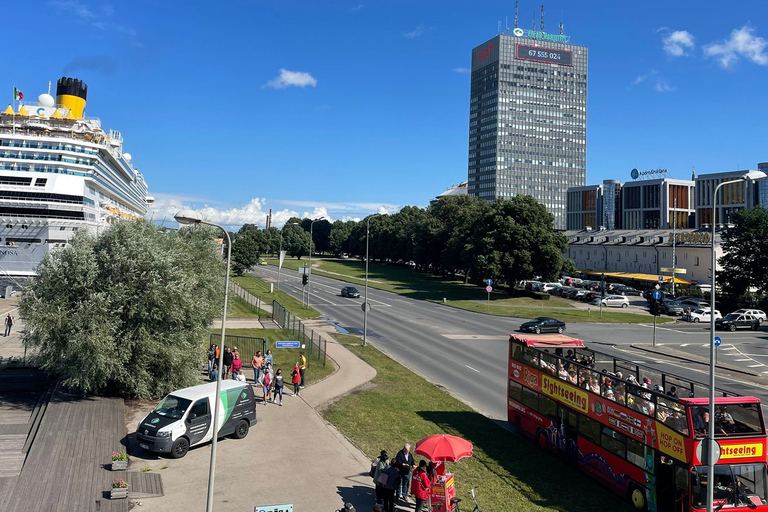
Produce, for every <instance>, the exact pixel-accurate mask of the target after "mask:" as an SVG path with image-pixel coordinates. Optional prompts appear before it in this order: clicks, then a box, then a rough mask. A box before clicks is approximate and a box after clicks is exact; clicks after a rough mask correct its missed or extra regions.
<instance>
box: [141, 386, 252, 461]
mask: <svg viewBox="0 0 768 512" xmlns="http://www.w3.org/2000/svg"><path fill="white" fill-rule="evenodd" d="M215 395H216V383H215V382H210V383H208V384H202V385H200V386H193V387H191V388H184V389H179V390H178V391H174V392H173V393H171V394H169V395H168V396H166V397H165V398H163V400H162V401H161V402H160V403H159V404H157V407H155V409H154V410H153V411H152V412H151V413H149V414H148V415H147V417H146V418H144V419H143V420H141V422H139V426H138V428H137V429H136V438H137V439H138V441H139V446H140V447H142V448H144V449H145V450H150V451H153V452H160V453H170V455H171V457H173V458H174V459H179V458H181V457H183V456H185V455H186V454H187V451H188V450H189V448H190V447H191V446H197V445H199V444H202V443H206V442H208V441H210V440H211V439H213V409H214V402H213V399H214V396H215ZM219 398H220V399H219V437H224V436H228V435H232V436H233V437H235V438H236V439H242V438H244V437H245V436H247V435H248V430H249V429H250V427H252V426H253V425H255V424H256V399H255V397H254V395H253V389H252V388H251V386H250V384H246V383H245V382H239V381H236V380H223V381H222V382H221V394H220V396H219Z"/></svg>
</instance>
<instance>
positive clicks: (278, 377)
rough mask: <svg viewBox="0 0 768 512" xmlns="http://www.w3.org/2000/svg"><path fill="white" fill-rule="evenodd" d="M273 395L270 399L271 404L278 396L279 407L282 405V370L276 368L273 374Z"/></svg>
mask: <svg viewBox="0 0 768 512" xmlns="http://www.w3.org/2000/svg"><path fill="white" fill-rule="evenodd" d="M274 381H275V395H274V396H273V397H272V402H273V403H274V401H275V400H277V396H278V395H280V405H283V369H282V368H278V369H277V372H276V373H275V378H274Z"/></svg>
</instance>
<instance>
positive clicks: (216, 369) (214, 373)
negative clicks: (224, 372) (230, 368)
mask: <svg viewBox="0 0 768 512" xmlns="http://www.w3.org/2000/svg"><path fill="white" fill-rule="evenodd" d="M217 380H219V365H218V364H216V363H213V369H212V370H211V382H216V381H217Z"/></svg>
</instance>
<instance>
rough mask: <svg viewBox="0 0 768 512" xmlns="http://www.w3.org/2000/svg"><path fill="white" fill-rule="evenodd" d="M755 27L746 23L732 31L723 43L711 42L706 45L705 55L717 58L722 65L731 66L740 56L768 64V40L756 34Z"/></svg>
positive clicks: (760, 63)
mask: <svg viewBox="0 0 768 512" xmlns="http://www.w3.org/2000/svg"><path fill="white" fill-rule="evenodd" d="M754 31H755V29H753V28H752V27H750V26H748V25H745V26H743V27H741V28H740V29H735V30H733V31H732V32H731V38H730V39H728V40H726V41H723V42H722V43H711V44H708V45H705V46H704V55H705V56H707V57H712V58H713V59H715V60H716V61H717V62H718V63H719V64H720V65H721V66H722V67H724V68H730V67H731V66H732V65H734V64H735V63H736V62H737V61H738V60H739V57H743V58H745V59H747V60H751V61H752V62H754V63H755V64H759V65H761V66H765V65H767V64H768V55H766V53H765V47H766V46H768V41H766V40H765V39H763V38H762V37H758V36H756V35H755V34H754Z"/></svg>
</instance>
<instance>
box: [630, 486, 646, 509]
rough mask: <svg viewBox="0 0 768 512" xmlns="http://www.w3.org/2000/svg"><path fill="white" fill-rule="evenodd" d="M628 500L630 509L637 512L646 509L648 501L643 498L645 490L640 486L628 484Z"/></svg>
mask: <svg viewBox="0 0 768 512" xmlns="http://www.w3.org/2000/svg"><path fill="white" fill-rule="evenodd" d="M628 501H629V504H630V505H631V506H632V510H637V511H638V512H645V511H646V510H648V502H647V501H646V499H645V491H644V490H643V489H642V488H641V487H640V486H637V485H630V486H629V495H628Z"/></svg>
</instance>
